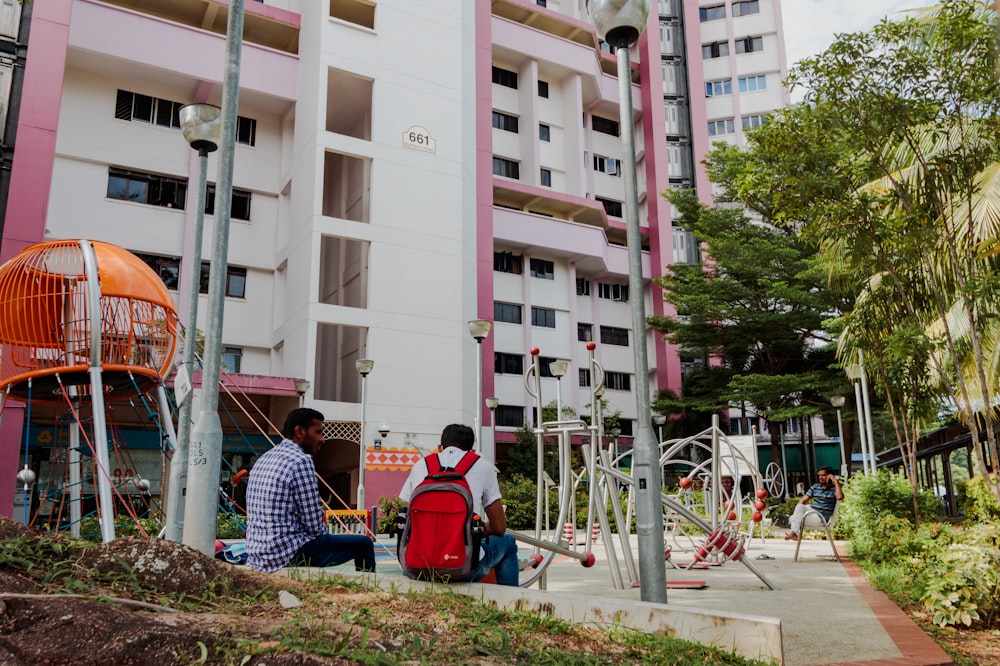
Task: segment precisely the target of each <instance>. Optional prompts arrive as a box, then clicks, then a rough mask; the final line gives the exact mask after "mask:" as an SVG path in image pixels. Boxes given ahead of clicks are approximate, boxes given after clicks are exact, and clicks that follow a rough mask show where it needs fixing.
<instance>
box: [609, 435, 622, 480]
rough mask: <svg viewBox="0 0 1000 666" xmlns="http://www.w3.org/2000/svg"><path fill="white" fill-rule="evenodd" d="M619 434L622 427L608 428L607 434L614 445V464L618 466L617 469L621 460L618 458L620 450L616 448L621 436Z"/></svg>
mask: <svg viewBox="0 0 1000 666" xmlns="http://www.w3.org/2000/svg"><path fill="white" fill-rule="evenodd" d="M621 434H622V429H621V428H619V427H618V426H615V427H614V428H611V429H610V430H608V435H610V436H611V441H612V442H613V443H614V446H615V448H614V451H615V464H616V465H617V466H618V467H619V469H620V468H621V461H620V460H618V456H620V455H621V451H619V450H618V438H619V437H620V436H621Z"/></svg>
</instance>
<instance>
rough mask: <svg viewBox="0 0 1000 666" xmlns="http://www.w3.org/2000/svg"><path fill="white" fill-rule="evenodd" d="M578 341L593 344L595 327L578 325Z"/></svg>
mask: <svg viewBox="0 0 1000 666" xmlns="http://www.w3.org/2000/svg"><path fill="white" fill-rule="evenodd" d="M576 339H577V340H579V341H580V342H591V341H593V339H594V325H593V324H577V325H576Z"/></svg>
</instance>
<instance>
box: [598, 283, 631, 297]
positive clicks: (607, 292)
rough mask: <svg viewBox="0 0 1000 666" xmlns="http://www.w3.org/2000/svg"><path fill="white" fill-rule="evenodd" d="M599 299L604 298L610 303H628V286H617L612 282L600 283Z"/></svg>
mask: <svg viewBox="0 0 1000 666" xmlns="http://www.w3.org/2000/svg"><path fill="white" fill-rule="evenodd" d="M597 297H598V298H604V299H606V300H609V301H627V300H628V285H627V284H615V283H611V282H598V283H597Z"/></svg>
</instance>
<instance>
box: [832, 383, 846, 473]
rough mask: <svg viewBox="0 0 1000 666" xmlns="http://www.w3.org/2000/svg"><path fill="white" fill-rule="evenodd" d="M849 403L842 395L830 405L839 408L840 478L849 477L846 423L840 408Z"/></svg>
mask: <svg viewBox="0 0 1000 666" xmlns="http://www.w3.org/2000/svg"><path fill="white" fill-rule="evenodd" d="M845 402H847V398H845V397H844V396H842V395H835V396H833V397H832V398H830V404H831V405H833V406H834V407H836V408H837V435H838V436H839V437H840V476H841V478H845V477H847V471H848V461H847V450H846V449H845V448H844V422H843V421H842V420H841V418H840V408H841V407H843V406H844V403H845Z"/></svg>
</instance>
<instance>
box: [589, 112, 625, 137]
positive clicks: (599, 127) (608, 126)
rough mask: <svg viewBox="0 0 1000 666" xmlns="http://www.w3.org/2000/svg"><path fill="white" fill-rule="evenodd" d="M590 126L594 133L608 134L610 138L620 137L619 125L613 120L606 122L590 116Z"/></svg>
mask: <svg viewBox="0 0 1000 666" xmlns="http://www.w3.org/2000/svg"><path fill="white" fill-rule="evenodd" d="M590 126H591V127H592V128H594V131H595V132H601V133H602V134H610V135H611V136H620V135H621V125H620V124H619V123H617V122H616V121H614V120H608V119H607V118H602V117H600V116H591V117H590Z"/></svg>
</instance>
